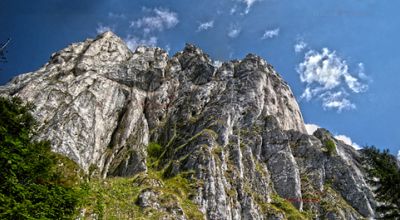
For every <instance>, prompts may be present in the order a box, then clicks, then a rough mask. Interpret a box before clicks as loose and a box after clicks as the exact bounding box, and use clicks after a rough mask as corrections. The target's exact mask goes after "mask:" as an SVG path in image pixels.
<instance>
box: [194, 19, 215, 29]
mask: <svg viewBox="0 0 400 220" xmlns="http://www.w3.org/2000/svg"><path fill="white" fill-rule="evenodd" d="M213 27H214V21H213V20H212V21H208V22H204V23H201V24H200V25H199V26H198V27H197V31H205V30H208V29H210V28H213Z"/></svg>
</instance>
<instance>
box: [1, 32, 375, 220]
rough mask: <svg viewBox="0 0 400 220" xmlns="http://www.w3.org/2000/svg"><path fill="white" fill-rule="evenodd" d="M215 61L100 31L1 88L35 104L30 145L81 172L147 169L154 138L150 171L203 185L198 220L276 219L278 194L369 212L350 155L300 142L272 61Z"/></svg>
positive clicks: (290, 99) (360, 174)
mask: <svg viewBox="0 0 400 220" xmlns="http://www.w3.org/2000/svg"><path fill="white" fill-rule="evenodd" d="M213 63H214V62H213V61H212V60H211V59H210V58H209V57H208V55H207V54H205V53H203V51H202V50H201V49H199V48H197V47H195V46H193V45H186V47H185V48H184V49H183V51H181V52H178V53H176V54H175V55H174V56H172V57H170V56H169V55H168V54H167V53H166V52H165V51H164V50H162V49H160V48H150V47H139V48H137V49H136V51H135V52H132V51H130V50H129V49H128V48H127V46H126V45H125V43H124V42H123V41H122V40H121V39H120V38H119V37H117V36H115V35H114V34H113V33H111V32H106V33H104V34H102V35H99V36H98V37H97V38H96V39H88V40H86V41H84V42H82V43H75V44H72V45H70V46H69V47H67V48H65V49H63V50H61V51H59V52H57V53H55V54H53V55H52V56H51V59H50V61H49V62H48V63H47V64H45V65H44V66H43V67H42V68H41V69H39V70H37V71H36V72H31V73H26V74H23V75H20V76H17V77H15V78H14V79H13V80H12V81H11V82H9V83H8V84H7V85H5V86H2V87H0V93H1V94H2V95H10V96H19V97H21V98H22V99H23V100H26V101H30V102H33V103H34V104H35V105H36V110H35V112H34V115H35V116H36V118H37V119H38V121H39V127H38V130H39V132H38V134H39V136H38V137H37V138H39V139H48V140H50V141H51V142H52V146H53V150H54V151H56V152H59V153H61V154H64V155H67V156H68V157H70V158H71V159H73V160H74V161H76V162H77V163H78V164H79V165H80V166H81V167H82V168H83V169H84V170H85V171H86V172H87V173H92V172H95V173H97V174H99V175H101V176H102V177H103V178H106V177H109V176H133V175H135V174H138V173H140V172H146V170H147V169H148V168H147V165H146V159H147V145H148V144H149V143H150V142H156V143H159V144H160V145H161V146H162V149H163V154H162V156H161V157H160V162H159V167H160V169H161V168H165V169H166V170H168V172H169V173H168V175H171V176H173V175H178V174H180V173H192V175H191V177H190V178H191V179H192V180H194V181H196V182H197V183H201V184H197V187H196V193H195V195H193V197H192V200H193V201H194V202H195V203H196V204H197V205H198V206H199V209H200V210H201V211H202V212H203V214H204V216H205V218H207V219H285V218H287V217H288V213H285V212H284V210H283V209H282V208H281V207H276V206H277V205H276V203H274V201H273V198H274V197H276V195H278V196H280V197H282V198H283V199H286V200H287V201H289V202H291V203H292V204H293V205H294V206H295V207H296V208H297V209H298V210H300V211H301V210H307V211H308V212H307V215H304V216H306V217H307V218H316V219H323V218H327V219H360V218H363V217H372V216H373V215H374V208H375V202H374V199H373V195H372V193H371V190H370V189H369V188H368V185H367V184H366V182H365V174H364V171H363V170H362V168H361V166H360V164H359V158H360V155H359V153H358V152H357V151H355V150H354V149H353V148H352V147H350V146H348V145H345V144H344V143H343V142H340V141H337V140H336V139H334V138H333V137H332V135H330V134H329V132H328V131H326V130H322V129H320V130H318V131H316V132H315V133H314V135H307V134H306V133H307V132H306V130H305V126H304V122H303V119H302V115H301V112H300V109H299V106H298V104H297V102H296V100H295V98H294V96H293V94H292V92H291V90H290V88H289V86H288V85H287V83H286V82H285V81H284V80H283V79H282V78H281V77H280V76H279V74H278V73H276V72H275V70H274V69H273V67H272V66H271V65H270V64H268V63H267V62H266V61H265V60H263V59H262V58H260V57H258V56H256V55H253V54H249V55H247V56H246V57H245V58H244V59H242V60H234V61H228V62H224V63H223V64H222V65H221V66H214V65H213ZM328 139H329V140H332V141H334V143H335V144H336V148H335V149H334V152H330V153H328V152H327V149H326V147H325V143H326V141H327V140H328ZM148 195H151V193H149V192H143V194H141V197H140V203H141V204H142V203H143V204H147V205H148V206H149V207H152V206H151V204H153V203H154V204H156V203H157V201H153V200H156V199H155V198H153V197H152V196H148ZM310 196H314V197H313V199H310ZM157 204H158V203H157ZM173 210H175V211H174V212H173V213H172V214H171V215H172V216H174V215H175V214H176V213H178V214H176V215H177V218H178V219H185V218H186V217H185V215H184V214H182V213H181V211H179V212H178V211H176V210H182V209H181V208H179V207H177V208H176V209H173ZM167 211H168V210H167ZM174 213H175V214H174Z"/></svg>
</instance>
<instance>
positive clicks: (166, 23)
mask: <svg viewBox="0 0 400 220" xmlns="http://www.w3.org/2000/svg"><path fill="white" fill-rule="evenodd" d="M146 10H147V11H150V13H152V15H150V16H145V17H142V18H140V19H138V20H135V21H132V22H131V24H130V27H133V28H140V29H142V30H143V31H144V32H145V33H150V32H153V31H163V30H165V29H170V28H173V27H175V26H176V25H177V24H178V23H179V19H178V15H177V14H176V13H175V12H172V11H170V10H169V9H163V8H155V9H153V10H148V9H146Z"/></svg>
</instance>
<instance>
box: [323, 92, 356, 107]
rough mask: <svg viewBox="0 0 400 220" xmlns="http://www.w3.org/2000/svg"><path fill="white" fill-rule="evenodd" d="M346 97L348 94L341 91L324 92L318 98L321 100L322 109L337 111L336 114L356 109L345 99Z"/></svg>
mask: <svg viewBox="0 0 400 220" xmlns="http://www.w3.org/2000/svg"><path fill="white" fill-rule="evenodd" d="M347 96H348V94H347V93H345V92H343V91H338V92H330V91H326V92H324V93H322V94H321V95H320V96H319V97H320V98H321V99H322V107H323V108H324V109H337V111H338V112H341V111H342V110H350V109H355V108H356V106H355V105H354V104H353V103H352V102H350V100H348V99H347V98H346V97H347Z"/></svg>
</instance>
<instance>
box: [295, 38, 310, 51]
mask: <svg viewBox="0 0 400 220" xmlns="http://www.w3.org/2000/svg"><path fill="white" fill-rule="evenodd" d="M306 47H307V43H306V42H304V41H303V40H300V41H298V42H297V43H296V44H295V45H294V52H296V53H300V52H301V51H303V50H304V49H305V48H306Z"/></svg>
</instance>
